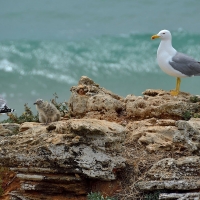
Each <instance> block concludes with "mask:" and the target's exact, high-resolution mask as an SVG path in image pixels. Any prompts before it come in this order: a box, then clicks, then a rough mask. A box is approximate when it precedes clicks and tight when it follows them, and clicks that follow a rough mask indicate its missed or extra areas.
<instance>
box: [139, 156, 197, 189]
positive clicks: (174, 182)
mask: <svg viewBox="0 0 200 200" xmlns="http://www.w3.org/2000/svg"><path fill="white" fill-rule="evenodd" d="M199 174H200V157H198V156H188V157H182V158H179V159H177V160H175V159H173V158H165V159H162V160H160V161H158V162H157V163H156V164H154V165H153V166H152V168H151V169H150V170H149V171H148V172H147V173H146V180H145V181H140V182H138V187H139V189H140V190H144V191H147V190H160V189H168V190H194V189H200V181H199Z"/></svg>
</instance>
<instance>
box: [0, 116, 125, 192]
mask: <svg viewBox="0 0 200 200" xmlns="http://www.w3.org/2000/svg"><path fill="white" fill-rule="evenodd" d="M30 124H31V123H30ZM49 126H51V127H53V128H51V129H49V127H45V126H43V125H39V124H38V125H37V126H36V125H35V124H34V126H32V125H30V126H29V125H28V123H26V127H29V129H27V130H26V131H23V132H20V133H18V134H17V135H12V136H6V137H4V138H3V139H2V140H1V141H0V145H1V151H0V165H1V166H7V167H11V169H12V170H13V171H15V172H16V173H17V177H18V178H19V179H21V181H22V184H21V189H22V190H23V191H24V190H25V191H35V192H39V191H40V192H41V191H42V190H44V191H45V193H70V194H76V195H82V194H87V193H88V190H87V187H86V185H87V184H86V181H87V179H100V180H107V181H108V180H114V179H116V171H118V170H120V169H122V168H124V167H125V159H124V158H123V157H122V156H121V152H122V150H123V146H122V143H123V141H124V138H125V128H124V127H123V126H121V125H119V124H117V123H115V122H108V121H104V120H96V119H70V120H68V121H66V122H65V121H63V122H62V121H59V122H54V123H52V124H50V125H49ZM20 195H21V193H20V194H18V196H20ZM13 196H17V194H16V193H15V194H13Z"/></svg>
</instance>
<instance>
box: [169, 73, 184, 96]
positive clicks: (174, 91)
mask: <svg viewBox="0 0 200 200" xmlns="http://www.w3.org/2000/svg"><path fill="white" fill-rule="evenodd" d="M180 85H181V79H180V78H179V77H177V78H176V89H175V90H171V91H170V94H171V95H172V96H177V95H178V93H179V91H180Z"/></svg>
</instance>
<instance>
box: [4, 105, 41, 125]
mask: <svg viewBox="0 0 200 200" xmlns="http://www.w3.org/2000/svg"><path fill="white" fill-rule="evenodd" d="M8 116H9V118H8V119H6V120H4V121H2V123H17V124H22V123H24V122H39V119H38V114H37V115H33V112H32V111H31V108H30V107H28V104H27V103H25V104H24V112H23V113H22V115H20V116H19V117H18V116H17V114H13V113H10V114H8Z"/></svg>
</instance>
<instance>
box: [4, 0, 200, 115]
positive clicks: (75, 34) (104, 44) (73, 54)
mask: <svg viewBox="0 0 200 200" xmlns="http://www.w3.org/2000/svg"><path fill="white" fill-rule="evenodd" d="M83 2H84V3H83ZM15 4H16V2H15V1H6V2H2V3H1V6H0V30H1V31H0V95H1V96H3V97H4V98H5V99H6V100H7V102H8V105H9V106H10V107H12V108H15V109H16V110H17V114H21V112H22V111H23V105H24V103H28V105H29V106H31V107H33V105H32V104H33V102H34V101H35V100H36V99H37V98H42V99H45V100H49V99H51V98H53V94H54V93H55V92H56V93H57V94H58V96H59V100H60V101H64V100H68V99H69V97H70V87H71V86H73V85H77V83H78V80H79V79H80V77H81V76H82V75H85V76H88V77H90V78H92V79H93V80H94V81H95V82H96V83H99V84H100V85H101V86H102V87H105V88H107V89H109V90H112V91H113V92H115V93H116V94H119V95H121V96H124V97H125V96H126V95H128V94H135V95H141V94H142V92H143V91H144V90H145V89H148V88H154V89H164V90H170V89H173V88H174V87H175V78H174V77H170V76H168V75H166V74H164V72H162V71H161V70H160V68H159V67H158V65H157V63H156V51H157V47H158V45H159V40H156V41H151V39H150V37H151V35H152V34H155V33H157V32H159V31H160V30H161V29H169V30H170V31H171V32H172V35H173V46H174V47H175V48H176V49H177V50H178V51H181V52H184V53H186V54H189V55H191V56H193V57H194V58H196V59H197V60H200V26H199V19H200V12H199V11H198V9H199V7H200V2H199V1H197V0H196V1H195V0H190V1H189V0H188V1H186V0H181V1H167V3H163V1H156V0H150V1H144V0H142V1H132V0H124V1H119V0H115V1H114V0H110V1H98V0H96V1H94V0H85V1H81V0H78V1H72V0H71V1H64V0H62V1H61V0H58V1H39V0H36V1H32V2H30V1H26V0H19V1H18V3H17V4H16V5H15ZM199 85H200V77H194V78H185V79H182V83H181V90H182V91H186V92H190V93H192V94H200V89H199ZM33 110H34V107H33Z"/></svg>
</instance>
